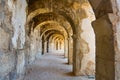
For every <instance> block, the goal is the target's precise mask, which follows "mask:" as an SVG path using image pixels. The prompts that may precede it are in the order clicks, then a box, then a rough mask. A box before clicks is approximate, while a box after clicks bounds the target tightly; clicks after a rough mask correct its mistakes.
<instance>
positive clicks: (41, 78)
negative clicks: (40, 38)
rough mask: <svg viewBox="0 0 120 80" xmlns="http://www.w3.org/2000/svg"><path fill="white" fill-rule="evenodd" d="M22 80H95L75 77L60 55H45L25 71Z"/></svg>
mask: <svg viewBox="0 0 120 80" xmlns="http://www.w3.org/2000/svg"><path fill="white" fill-rule="evenodd" d="M24 80H95V79H94V77H93V76H92V77H91V76H79V77H75V76H73V74H72V66H71V65H68V64H67V59H65V58H64V56H61V55H54V54H45V55H43V56H41V57H40V58H39V59H37V60H36V61H35V62H34V63H33V64H31V65H30V66H29V68H28V69H27V70H26V76H25V78H24Z"/></svg>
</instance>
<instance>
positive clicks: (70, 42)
mask: <svg viewBox="0 0 120 80" xmlns="http://www.w3.org/2000/svg"><path fill="white" fill-rule="evenodd" d="M68 42H69V43H68V45H69V46H68V49H69V50H68V64H72V63H73V39H72V37H69V39H68Z"/></svg>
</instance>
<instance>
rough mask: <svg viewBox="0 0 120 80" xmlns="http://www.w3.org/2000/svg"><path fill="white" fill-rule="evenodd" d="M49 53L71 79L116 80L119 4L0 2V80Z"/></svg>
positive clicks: (116, 0) (97, 0)
mask: <svg viewBox="0 0 120 80" xmlns="http://www.w3.org/2000/svg"><path fill="white" fill-rule="evenodd" d="M49 53H54V54H59V55H64V58H68V64H67V65H72V67H73V69H72V72H73V74H74V76H88V75H89V76H91V75H92V76H93V75H94V76H95V80H120V0H0V80H23V78H24V76H25V73H26V69H27V67H28V66H29V65H30V64H33V63H34V61H35V60H36V59H39V58H41V57H42V56H43V55H45V54H49ZM46 56H47V55H46ZM41 77H42V76H41Z"/></svg>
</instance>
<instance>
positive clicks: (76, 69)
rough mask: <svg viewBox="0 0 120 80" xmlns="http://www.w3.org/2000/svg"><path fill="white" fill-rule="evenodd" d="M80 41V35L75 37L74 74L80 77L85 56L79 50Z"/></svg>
mask: <svg viewBox="0 0 120 80" xmlns="http://www.w3.org/2000/svg"><path fill="white" fill-rule="evenodd" d="M79 45H80V41H79V39H78V35H76V34H74V35H73V53H74V55H73V73H74V74H75V75H76V76H79V75H80V68H81V60H82V57H83V55H82V54H81V52H80V50H79V47H80V46H79Z"/></svg>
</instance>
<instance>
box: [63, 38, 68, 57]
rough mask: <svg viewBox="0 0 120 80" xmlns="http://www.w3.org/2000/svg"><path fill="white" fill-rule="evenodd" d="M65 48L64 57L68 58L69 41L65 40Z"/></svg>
mask: <svg viewBox="0 0 120 80" xmlns="http://www.w3.org/2000/svg"><path fill="white" fill-rule="evenodd" d="M64 43H65V45H64V46H65V47H64V57H65V58H68V39H65V42H64Z"/></svg>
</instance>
